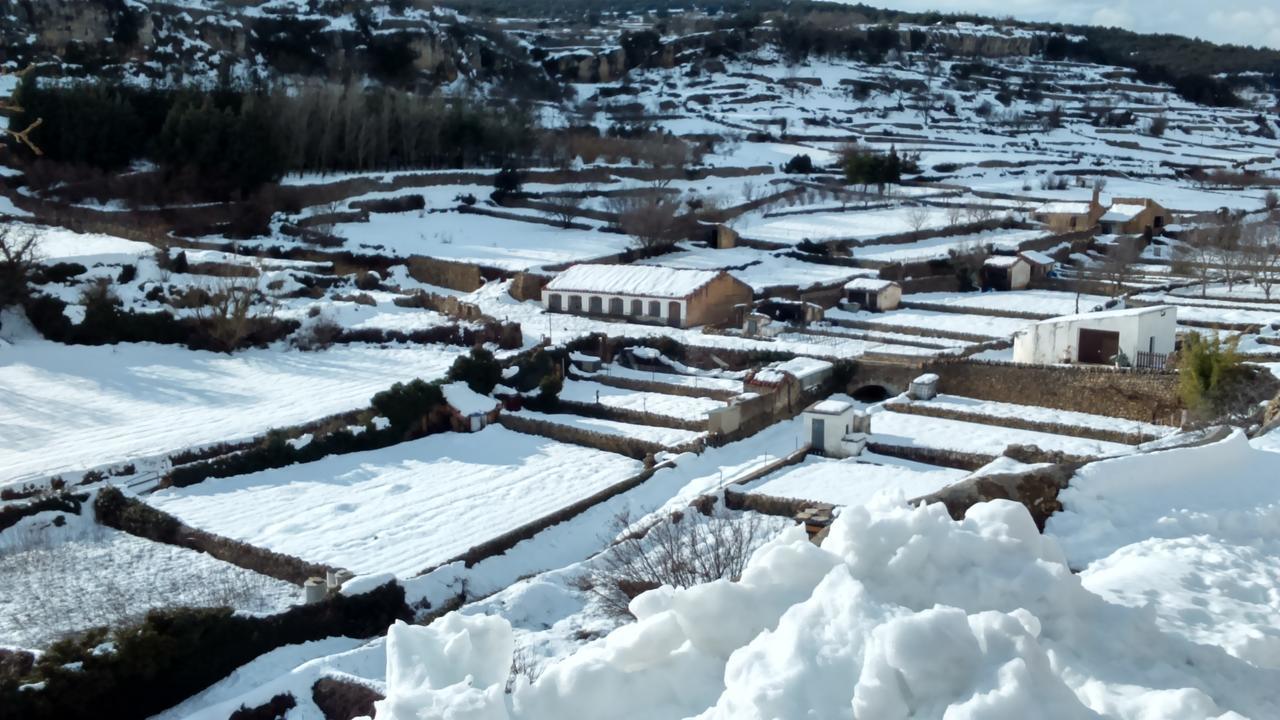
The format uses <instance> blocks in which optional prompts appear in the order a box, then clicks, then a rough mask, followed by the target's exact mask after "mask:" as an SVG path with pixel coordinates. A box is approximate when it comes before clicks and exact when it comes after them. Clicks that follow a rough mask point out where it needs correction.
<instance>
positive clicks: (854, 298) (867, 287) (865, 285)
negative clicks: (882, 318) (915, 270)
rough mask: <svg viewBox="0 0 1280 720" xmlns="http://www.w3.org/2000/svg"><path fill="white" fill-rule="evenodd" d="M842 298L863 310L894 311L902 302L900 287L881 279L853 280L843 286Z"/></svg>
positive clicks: (890, 281)
mask: <svg viewBox="0 0 1280 720" xmlns="http://www.w3.org/2000/svg"><path fill="white" fill-rule="evenodd" d="M844 298H845V302H848V303H856V304H857V305H858V307H859V308H861V309H863V310H871V311H873V312H884V311H886V310H894V309H896V308H897V307H898V303H899V302H900V301H901V300H902V286H901V285H899V284H898V283H896V282H894V281H892V280H883V279H881V278H865V277H863V278H854V279H852V280H850V281H849V282H847V283H845V284H844Z"/></svg>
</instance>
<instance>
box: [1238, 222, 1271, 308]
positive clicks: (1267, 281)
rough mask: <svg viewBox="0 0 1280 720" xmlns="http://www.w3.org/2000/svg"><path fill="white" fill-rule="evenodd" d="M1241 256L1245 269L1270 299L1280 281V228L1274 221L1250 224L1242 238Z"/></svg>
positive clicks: (1264, 295)
mask: <svg viewBox="0 0 1280 720" xmlns="http://www.w3.org/2000/svg"><path fill="white" fill-rule="evenodd" d="M1240 258H1241V261H1242V262H1241V264H1242V267H1243V270H1244V271H1245V272H1246V273H1248V275H1249V276H1250V277H1251V278H1253V284H1254V285H1257V286H1258V287H1260V288H1262V295H1263V297H1265V298H1266V299H1268V300H1270V299H1271V289H1272V288H1273V287H1274V286H1275V284H1276V282H1277V281H1280V228H1277V226H1276V225H1275V224H1272V223H1265V224H1260V225H1252V226H1250V227H1249V228H1248V230H1247V231H1246V232H1245V233H1244V235H1243V237H1241V240H1240Z"/></svg>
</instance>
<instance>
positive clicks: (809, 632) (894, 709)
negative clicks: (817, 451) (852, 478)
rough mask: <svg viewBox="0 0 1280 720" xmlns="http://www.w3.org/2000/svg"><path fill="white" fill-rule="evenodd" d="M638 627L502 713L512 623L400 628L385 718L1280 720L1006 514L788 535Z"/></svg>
mask: <svg viewBox="0 0 1280 720" xmlns="http://www.w3.org/2000/svg"><path fill="white" fill-rule="evenodd" d="M632 609H633V611H634V613H635V615H636V616H637V618H638V620H637V621H636V622H634V623H632V624H630V625H627V626H624V627H622V628H620V629H618V630H617V631H615V632H613V633H612V634H610V635H608V636H606V637H604V638H602V639H600V640H598V641H595V642H593V643H592V644H590V645H588V646H586V647H584V648H583V649H581V650H580V651H579V652H577V653H576V654H574V655H571V656H569V657H568V658H565V659H564V660H562V661H560V662H558V663H556V664H554V665H552V666H550V667H549V668H547V669H546V670H545V672H543V674H542V675H541V676H540V677H539V678H538V679H537V681H536V682H534V683H532V684H530V683H529V682H528V681H525V680H518V681H517V684H516V686H515V688H514V691H513V692H511V693H509V694H508V693H505V692H504V684H505V683H506V680H507V668H509V667H510V663H511V656H512V645H513V643H512V642H511V630H510V627H509V626H508V625H507V622H506V621H505V620H503V619H501V618H497V617H487V616H471V617H463V616H461V615H457V614H455V615H451V616H447V617H446V618H444V619H442V620H441V621H438V622H437V623H436V624H435V625H432V626H430V627H425V628H423V627H412V626H408V625H397V626H395V627H393V628H392V629H391V632H390V636H389V640H388V643H389V644H388V648H389V650H388V660H387V662H388V666H387V689H388V697H387V699H386V700H385V701H383V702H381V703H380V704H379V706H378V714H377V717H378V719H379V720H388V719H392V718H393V719H395V720H408V719H409V718H412V719H413V720H424V719H425V718H468V719H470V718H475V719H480V718H484V719H489V718H493V719H499V718H547V719H550V718H564V717H591V718H595V719H598V720H606V719H617V720H624V719H631V718H634V719H636V720H639V719H640V718H646V719H649V718H687V717H698V718H707V719H710V718H762V719H763V718H828V717H851V716H852V717H858V718H876V719H877V720H884V719H892V718H908V717H912V718H934V717H936V718H947V719H948V720H953V719H959V718H1019V719H1022V718H1028V717H1036V718H1092V717H1098V716H1105V717H1117V718H1222V717H1240V715H1244V716H1252V717H1257V718H1265V717H1280V692H1277V691H1276V690H1275V688H1277V687H1280V672H1277V671H1274V670H1269V669H1265V668H1260V667H1256V666H1254V665H1251V664H1249V663H1247V662H1245V661H1243V660H1241V659H1239V658H1235V657H1232V656H1231V655H1228V654H1227V653H1226V652H1224V651H1222V650H1221V649H1218V648H1214V647H1209V646H1204V645H1197V644H1195V643H1193V642H1191V641H1189V640H1187V639H1186V638H1184V637H1180V636H1178V635H1175V634H1172V633H1169V632H1165V631H1163V630H1162V629H1161V628H1160V627H1159V626H1158V625H1157V620H1156V618H1155V616H1154V614H1153V613H1151V612H1149V611H1146V610H1142V609H1136V608H1130V607H1125V606H1122V605H1117V604H1113V603H1109V602H1107V601H1106V600H1104V599H1103V598H1102V597H1099V596H1098V595H1095V594H1093V593H1091V592H1089V590H1087V589H1086V588H1085V587H1084V585H1083V584H1082V582H1081V580H1080V578H1079V577H1077V576H1076V575H1073V574H1072V572H1071V570H1070V569H1069V568H1068V566H1067V562H1066V556H1065V555H1064V553H1063V552H1062V549H1061V548H1060V546H1059V543H1058V542H1057V541H1056V540H1055V539H1053V538H1051V537H1046V536H1042V535H1040V534H1039V533H1038V532H1037V531H1036V528H1035V525H1034V524H1033V523H1032V520H1031V518H1030V516H1029V514H1028V513H1027V511H1026V510H1025V508H1023V507H1022V506H1021V505H1018V504H1015V503H1012V502H1008V501H993V502H990V503H985V504H982V505H977V506H974V507H973V508H971V509H970V510H969V513H968V515H967V516H966V517H965V519H964V520H963V521H959V522H957V521H954V520H952V519H951V518H950V517H949V516H948V515H947V513H946V511H945V510H944V509H943V508H942V506H941V505H932V506H927V507H920V508H911V507H908V506H906V505H905V504H903V503H902V502H901V501H895V500H888V499H877V500H875V501H873V503H872V504H871V505H869V506H867V507H855V508H850V509H848V510H846V511H845V512H844V513H843V514H842V515H841V516H840V517H839V518H838V519H837V520H836V522H835V523H834V525H833V526H832V530H831V534H830V537H829V538H828V539H827V540H826V541H825V542H824V544H823V547H821V548H819V547H816V546H814V545H812V544H811V543H809V542H808V541H807V539H806V538H805V536H804V534H803V532H802V531H800V530H799V529H798V528H793V529H790V530H788V531H786V532H784V533H783V534H782V535H781V536H780V537H779V538H778V539H776V540H774V541H773V542H771V543H769V544H767V545H765V546H764V547H762V548H760V549H759V550H758V551H757V552H756V553H755V555H754V556H753V557H752V560H751V562H750V564H749V566H748V569H747V571H746V572H745V573H744V575H743V577H742V579H741V581H740V582H738V583H730V582H726V581H717V582H713V583H709V584H706V585H701V586H697V587H692V588H688V589H679V590H677V589H672V588H660V589H658V590H654V591H652V592H649V593H646V594H644V595H641V596H640V597H638V598H636V599H635V601H633V604H632ZM1234 713H1238V714H1234Z"/></svg>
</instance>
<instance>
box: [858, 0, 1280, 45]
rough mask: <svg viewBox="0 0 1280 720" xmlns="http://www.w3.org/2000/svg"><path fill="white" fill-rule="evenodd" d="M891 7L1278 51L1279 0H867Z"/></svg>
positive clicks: (1279, 32) (1279, 37) (1279, 42)
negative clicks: (1091, 27)
mask: <svg viewBox="0 0 1280 720" xmlns="http://www.w3.org/2000/svg"><path fill="white" fill-rule="evenodd" d="M866 2H867V3H868V4H869V5H873V6H878V7H887V8H893V9H895V10H940V11H942V12H975V13H981V14H983V15H991V16H993V17H1014V18H1017V19H1019V20H1042V21H1048V22H1067V23H1079V24H1083V25H1108V26H1115V27H1122V28H1126V29H1128V30H1135V31H1138V32H1169V33H1176V34H1178V35H1187V36H1189V37H1200V38H1203V39H1205V40H1212V41H1214V42H1220V43H1235V44H1237V45H1260V46H1266V47H1272V48H1277V49H1280V0H878V1H877V0H866Z"/></svg>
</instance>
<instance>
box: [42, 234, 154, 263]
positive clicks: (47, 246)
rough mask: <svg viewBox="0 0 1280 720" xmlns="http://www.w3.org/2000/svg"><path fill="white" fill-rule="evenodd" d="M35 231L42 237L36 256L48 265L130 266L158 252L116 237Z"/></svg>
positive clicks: (151, 246) (152, 247)
mask: <svg viewBox="0 0 1280 720" xmlns="http://www.w3.org/2000/svg"><path fill="white" fill-rule="evenodd" d="M19 227H20V228H21V227H23V226H19ZM35 231H36V232H37V233H38V235H39V239H38V240H37V241H36V252H37V253H38V254H39V257H40V259H41V261H42V262H45V263H55V262H78V263H80V264H82V265H92V264H93V263H130V262H135V261H137V259H138V258H139V257H142V256H144V255H151V254H153V253H155V251H156V248H155V246H154V245H151V244H149V243H144V242H138V241H136V240H126V239H124V238H121V237H115V236H113V235H101V234H98V233H78V232H73V231H71V230H65V229H63V228H39V229H35Z"/></svg>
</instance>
